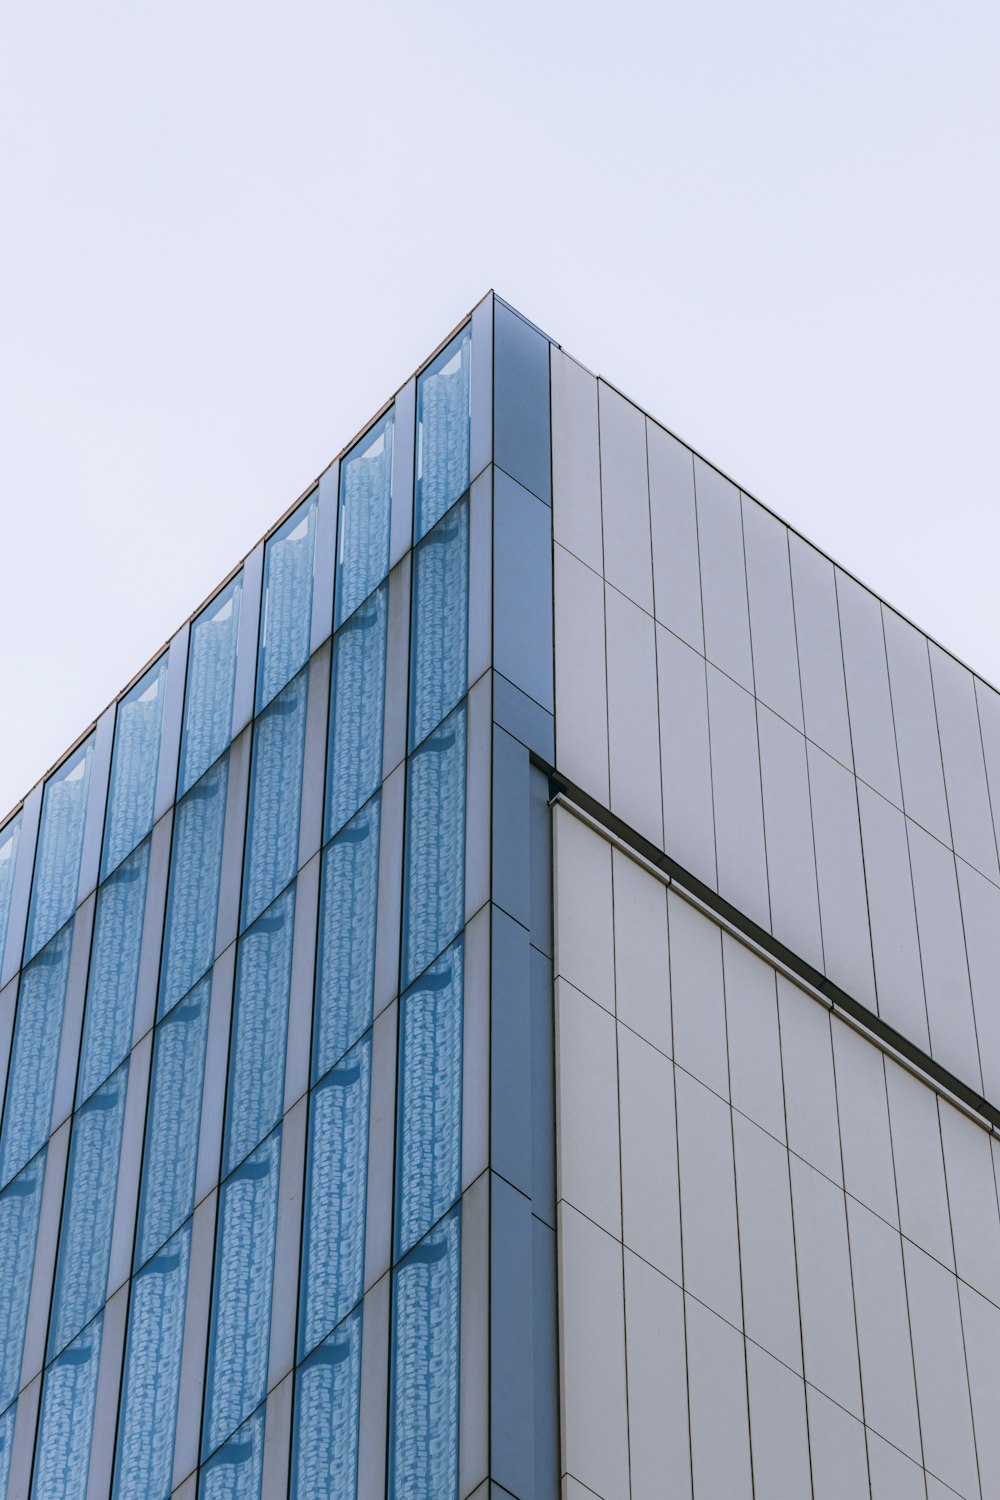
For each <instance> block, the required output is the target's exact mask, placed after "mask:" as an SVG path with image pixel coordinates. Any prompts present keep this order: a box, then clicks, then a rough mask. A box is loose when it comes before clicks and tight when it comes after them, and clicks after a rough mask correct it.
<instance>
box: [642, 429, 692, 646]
mask: <svg viewBox="0 0 1000 1500" xmlns="http://www.w3.org/2000/svg"><path fill="white" fill-rule="evenodd" d="M646 454H647V458H648V461H649V512H650V526H651V529H652V538H653V594H654V597H655V600H656V604H655V611H654V612H655V614H656V618H657V619H658V620H660V621H662V623H663V624H664V625H666V626H668V628H669V629H670V630H672V631H673V632H674V634H675V635H679V636H680V638H681V640H684V641H687V643H688V645H689V646H693V647H694V648H695V650H696V651H701V652H704V650H705V627H704V625H703V623H702V617H701V568H700V565H699V562H698V514H697V509H696V506H695V499H694V454H693V453H692V452H691V449H690V448H686V447H685V446H684V444H683V443H679V442H678V441H677V439H676V438H675V437H673V436H672V435H671V434H670V433H669V432H665V431H664V430H663V428H662V427H658V426H657V425H656V423H655V422H651V421H649V419H648V418H647V420H646Z"/></svg>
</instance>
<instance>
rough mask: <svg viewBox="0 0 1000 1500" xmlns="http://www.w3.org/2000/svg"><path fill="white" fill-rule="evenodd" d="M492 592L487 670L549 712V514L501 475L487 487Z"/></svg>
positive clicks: (550, 620) (550, 568) (549, 512)
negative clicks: (490, 507) (491, 667)
mask: <svg viewBox="0 0 1000 1500" xmlns="http://www.w3.org/2000/svg"><path fill="white" fill-rule="evenodd" d="M493 586H494V591H495V592H494V609H493V665H494V667H495V668H496V670H497V671H498V672H502V673H503V675H504V676H505V677H506V678H507V679H508V680H509V681H510V682H513V683H514V684H515V686H517V687H519V688H520V689H521V691H522V692H525V693H527V694H528V696H529V697H531V698H534V700H535V702H536V703H540V704H541V705H542V707H543V708H547V709H548V710H549V711H550V712H551V711H552V710H553V709H554V708H555V701H554V697H553V688H552V512H551V511H550V510H549V509H548V507H547V506H545V505H543V504H542V503H541V501H539V500H536V499H535V497H534V495H531V494H529V492H528V491H527V490H525V489H522V487H521V486H520V485H519V484H515V483H514V481H513V480H512V479H509V478H508V477H507V475H506V474H504V473H503V472H502V470H497V471H496V473H495V481H494V487H493ZM472 597H473V598H475V592H474V591H473V593H472ZM470 670H471V666H470Z"/></svg>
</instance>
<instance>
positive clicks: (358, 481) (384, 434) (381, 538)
mask: <svg viewBox="0 0 1000 1500" xmlns="http://www.w3.org/2000/svg"><path fill="white" fill-rule="evenodd" d="M392 437H393V413H392V412H391V411H388V412H386V414H385V416H384V417H383V418H382V419H381V421H379V422H376V423H375V426H374V427H372V428H370V429H369V430H368V432H366V433H365V435H364V437H363V438H362V439H361V441H360V442H359V443H355V445H354V447H353V448H352V449H351V451H350V453H349V454H348V455H347V457H346V458H345V459H343V460H342V461H341V465H340V521H339V524H338V543H337V613H336V619H335V621H334V624H335V625H340V624H342V623H343V621H344V620H346V619H347V617H348V615H351V614H353V613H354V611H355V610H356V609H357V607H358V605H359V604H360V603H361V601H362V600H363V599H367V598H368V595H369V594H370V593H371V591H372V589H374V588H375V586H376V584H379V583H381V582H382V579H383V578H384V577H385V575H386V574H387V573H388V571H389V520H390V513H391V506H392Z"/></svg>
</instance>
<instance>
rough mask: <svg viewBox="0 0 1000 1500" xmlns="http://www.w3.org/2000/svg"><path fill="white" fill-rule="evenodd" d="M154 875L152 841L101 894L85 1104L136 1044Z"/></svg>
mask: <svg viewBox="0 0 1000 1500" xmlns="http://www.w3.org/2000/svg"><path fill="white" fill-rule="evenodd" d="M148 874H149V841H148V840H147V841H146V842H145V843H144V844H140V846H139V848H138V849H136V850H135V852H134V853H133V854H130V855H129V857H128V859H126V860H125V861H124V863H122V864H120V865H119V866H118V869H117V870H116V871H115V873H114V874H113V875H112V876H111V878H110V879H109V880H107V881H105V883H104V885H102V886H101V889H100V890H99V891H98V893H97V911H96V915H95V917H94V939H93V943H92V945H91V949H90V974H89V976H88V979H87V1008H86V1012H85V1014H84V1022H83V1042H82V1044H81V1050H80V1071H79V1074H78V1076H77V1082H76V1101H77V1103H78V1104H80V1103H82V1102H83V1100H84V1099H88V1098H89V1097H90V1095H91V1094H92V1093H93V1092H94V1090H95V1089H96V1087H97V1085H98V1084H99V1083H103V1082H104V1080H105V1078H107V1077H108V1076H109V1074H111V1073H113V1072H114V1070H115V1068H117V1066H118V1064H119V1063H120V1062H121V1061H122V1060H123V1059H124V1058H126V1057H127V1056H128V1054H129V1051H130V1049H131V1046H132V1021H133V1018H134V1015H135V991H136V985H137V984H138V981H139V950H140V948H141V946H142V918H143V912H144V910H145V906H146V878H147V876H148Z"/></svg>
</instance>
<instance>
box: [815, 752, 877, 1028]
mask: <svg viewBox="0 0 1000 1500" xmlns="http://www.w3.org/2000/svg"><path fill="white" fill-rule="evenodd" d="M806 752H807V757H808V762H809V788H810V793H811V799H812V817H813V838H814V843H815V848H816V877H817V882H818V885H819V911H820V922H821V925H822V929H823V962H824V966H825V971H826V973H827V975H828V976H829V977H830V978H831V979H832V980H833V982H834V983H835V984H838V985H840V987H841V988H842V989H843V990H845V991H846V992H847V994H849V995H852V996H853V997H854V999H855V1000H860V1001H861V1003H862V1004H864V1005H868V1006H870V1007H871V1009H872V1010H875V1009H877V1007H876V1003H875V971H874V968H873V964H872V943H871V933H870V931H869V925H868V893H867V890H866V888H865V866H864V860H863V858H862V854H861V827H860V823H859V821H858V788H857V783H856V781H855V779H854V777H853V776H852V775H851V773H850V771H847V770H845V769H844V767H843V766H842V765H841V764H840V762H839V761H836V760H834V759H833V758H832V756H829V755H827V754H826V753H825V752H824V751H823V750H820V749H819V748H818V747H817V746H816V745H812V744H807V746H806Z"/></svg>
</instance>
